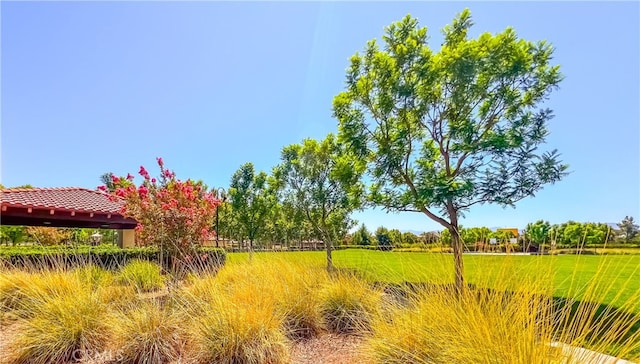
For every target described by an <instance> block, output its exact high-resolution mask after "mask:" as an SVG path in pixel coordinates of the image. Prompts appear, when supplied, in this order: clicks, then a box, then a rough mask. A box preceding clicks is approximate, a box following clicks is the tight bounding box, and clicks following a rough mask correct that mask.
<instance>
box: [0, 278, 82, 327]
mask: <svg viewBox="0 0 640 364" xmlns="http://www.w3.org/2000/svg"><path fill="white" fill-rule="evenodd" d="M82 290H84V286H83V284H82V282H81V280H80V279H79V278H78V276H76V275H75V274H72V273H70V272H65V271H61V270H45V271H41V272H24V271H20V270H8V271H3V272H0V308H2V311H3V312H4V313H10V314H11V315H12V316H15V317H18V318H28V317H31V316H33V314H34V312H35V311H36V310H37V309H38V306H39V305H41V304H42V303H43V302H45V301H47V300H48V299H50V298H52V297H56V296H60V295H71V294H73V293H74V292H78V291H82Z"/></svg>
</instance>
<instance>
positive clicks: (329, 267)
mask: <svg viewBox="0 0 640 364" xmlns="http://www.w3.org/2000/svg"><path fill="white" fill-rule="evenodd" d="M324 244H325V247H326V249H327V272H329V273H331V272H333V257H332V256H331V251H332V250H333V243H332V242H331V241H330V240H328V241H326V242H325V243H324Z"/></svg>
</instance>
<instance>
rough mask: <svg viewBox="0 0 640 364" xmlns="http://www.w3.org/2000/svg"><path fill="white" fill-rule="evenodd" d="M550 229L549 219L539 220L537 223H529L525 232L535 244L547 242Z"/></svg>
mask: <svg viewBox="0 0 640 364" xmlns="http://www.w3.org/2000/svg"><path fill="white" fill-rule="evenodd" d="M550 230H551V224H549V222H548V221H543V220H538V221H536V222H535V223H529V224H527V227H526V228H525V231H524V234H525V237H526V238H527V239H528V240H529V241H531V242H533V243H535V244H544V243H546V242H547V238H548V236H549V231H550Z"/></svg>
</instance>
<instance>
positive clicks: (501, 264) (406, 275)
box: [228, 249, 640, 312]
mask: <svg viewBox="0 0 640 364" xmlns="http://www.w3.org/2000/svg"><path fill="white" fill-rule="evenodd" d="M274 256H278V257H280V258H282V259H285V260H291V261H296V262H306V263H311V264H317V265H324V264H325V259H326V255H325V252H321V251H316V252H268V253H254V259H258V260H262V259H271V258H273V257H274ZM333 256H334V258H333V260H334V264H335V265H336V266H337V267H339V268H345V269H355V270H357V271H359V272H361V273H362V274H364V275H365V277H367V279H369V280H372V281H384V282H392V283H400V282H425V283H433V284H447V283H453V256H452V255H449V254H437V253H414V252H410V253H409V252H407V253H404V252H381V251H371V250H359V249H347V250H338V251H334V252H333ZM247 259H248V254H247V253H229V254H228V264H234V263H239V262H244V261H246V260H247ZM464 264H465V277H466V280H467V282H468V283H471V284H475V285H477V286H480V287H488V288H496V289H510V288H511V287H517V286H519V285H521V283H522V282H524V281H537V282H538V283H543V284H542V286H544V287H548V288H549V289H550V290H551V292H549V293H552V294H553V295H554V296H558V297H569V298H577V299H585V298H586V299H587V300H590V301H597V302H599V303H604V304H610V305H613V306H624V307H625V308H626V309H628V310H631V311H633V312H640V302H637V301H638V300H636V299H635V298H637V297H638V295H639V292H640V256H639V255H604V256H594V255H560V256H547V255H543V256H533V255H472V254H468V255H464Z"/></svg>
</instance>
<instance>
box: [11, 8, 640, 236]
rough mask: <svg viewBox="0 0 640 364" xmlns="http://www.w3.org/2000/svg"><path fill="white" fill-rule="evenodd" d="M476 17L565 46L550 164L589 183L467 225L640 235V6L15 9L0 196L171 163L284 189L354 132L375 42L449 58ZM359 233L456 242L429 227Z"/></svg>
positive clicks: (489, 210) (405, 222) (412, 222)
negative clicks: (417, 42) (602, 227)
mask: <svg viewBox="0 0 640 364" xmlns="http://www.w3.org/2000/svg"><path fill="white" fill-rule="evenodd" d="M464 7H469V8H470V10H471V12H472V15H473V18H474V21H475V24H476V25H475V26H474V28H473V29H474V30H473V34H472V35H477V34H479V33H481V32H484V31H490V32H499V31H502V30H503V29H504V28H505V27H507V26H512V27H514V28H515V30H516V31H517V33H518V35H519V36H521V37H523V38H525V39H528V40H542V39H546V40H548V41H549V42H551V43H552V44H553V45H554V46H555V48H556V52H555V61H556V62H557V63H558V64H560V65H561V69H562V72H563V74H564V75H565V80H564V81H563V82H562V83H561V86H560V90H558V91H556V92H555V93H554V94H552V96H551V99H550V101H549V102H548V103H547V105H546V106H548V107H550V108H552V109H553V110H554V113H555V115H556V116H555V118H554V119H553V120H552V121H551V123H550V131H551V135H550V137H549V138H548V149H553V148H557V149H559V151H560V152H561V153H562V158H563V160H564V161H565V162H567V163H569V164H570V170H571V172H572V173H571V174H570V175H569V176H568V177H566V178H565V179H564V180H563V181H561V182H560V183H557V184H555V185H552V186H547V187H546V188H545V189H544V190H543V191H541V192H540V193H539V194H537V195H536V197H535V198H528V199H526V200H523V201H521V202H520V203H519V204H518V205H517V208H516V209H511V208H507V209H503V208H500V207H497V206H480V207H476V208H474V209H472V210H471V211H470V212H469V213H468V214H467V216H466V217H465V218H464V219H463V221H462V224H463V225H465V226H491V227H495V226H510V227H511V226H513V227H520V228H522V227H524V226H525V225H526V223H527V222H529V221H534V220H537V219H541V218H542V219H546V220H549V221H550V222H552V223H560V222H563V221H566V220H569V219H573V220H576V221H599V222H618V221H620V220H621V219H622V218H623V217H624V216H625V215H632V216H635V217H636V219H638V218H640V213H639V212H640V178H639V172H640V157H639V156H640V146H639V139H640V138H639V137H640V131H639V121H640V106H639V100H640V93H639V85H640V75H639V72H638V70H639V66H638V65H639V64H640V60H639V53H640V48H639V47H640V39H639V34H640V29H639V24H640V21H639V14H640V5H639V3H637V2H626V3H622V2H620V3H595V2H562V3H555V2H524V3H508V2H490V3H480V2H471V3H463V2H454V3H442V2H418V3H395V2H394V3H380V2H375V3H366V2H352V3H337V2H324V3H292V2H277V3H276V2H274V3H271V2H259V3H251V2H239V3H230V2H189V3H178V2H100V3H96V2H60V3H55V2H41V3H38V2H2V4H1V20H2V25H1V30H2V43H1V44H2V49H1V50H2V54H1V61H2V68H1V71H2V72H1V77H2V79H1V86H2V88H1V91H2V95H1V102H2V105H1V106H2V113H1V118H2V124H1V133H2V134H1V142H2V146H1V152H2V158H1V162H2V166H1V167H2V168H1V176H0V181H1V182H2V184H4V185H5V186H15V185H20V184H25V183H30V184H32V185H34V186H38V187H59V186H81V187H88V188H95V187H96V186H97V185H98V184H99V176H100V175H101V174H103V173H105V172H108V171H112V172H114V173H115V174H118V175H125V174H126V173H127V172H131V173H136V172H137V171H138V169H139V166H140V165H145V166H146V167H147V168H148V169H149V170H150V171H152V172H153V171H157V169H156V168H155V158H156V157H157V156H162V157H163V158H164V160H165V163H166V164H167V165H168V167H169V168H171V169H173V170H175V171H176V173H177V175H178V177H181V178H194V179H202V180H204V181H205V182H206V183H207V184H208V185H209V186H222V187H226V186H228V184H229V179H230V177H231V175H232V174H233V172H234V171H235V170H236V169H237V168H238V167H239V166H240V165H241V164H242V163H244V162H247V161H250V162H253V163H254V164H255V166H256V168H257V169H262V170H265V171H269V170H270V169H271V167H272V166H274V165H275V164H277V163H278V160H279V153H280V150H281V148H282V147H283V146H285V145H288V144H292V143H297V142H300V141H301V140H302V139H303V138H305V137H312V138H322V137H324V136H325V135H326V134H327V133H329V132H335V131H336V130H337V122H336V121H335V120H334V119H333V118H332V117H331V101H332V98H333V97H334V96H335V95H336V94H337V93H339V92H340V91H341V90H342V88H343V85H344V76H345V68H346V67H347V65H348V59H349V57H350V56H351V55H353V54H354V53H355V52H356V51H359V50H362V49H363V47H364V46H365V43H366V41H368V40H370V39H373V38H378V39H379V38H380V37H381V35H382V33H383V27H384V26H386V25H388V24H390V23H391V22H393V21H396V20H399V19H401V18H402V17H403V16H404V15H406V14H407V13H411V14H412V15H413V16H415V17H417V18H418V19H419V20H420V23H421V25H424V26H427V27H428V28H429V33H430V36H431V41H430V44H431V45H432V47H434V48H436V49H437V48H438V47H439V44H440V40H441V35H440V29H441V28H442V27H443V26H444V25H446V24H447V23H449V22H450V21H451V19H452V18H453V17H454V15H455V14H456V13H458V12H460V11H461V10H462V9H463V8H464ZM355 217H356V218H357V219H358V220H360V221H361V222H364V223H366V224H367V226H368V227H370V228H375V227H377V226H379V225H384V226H386V227H390V228H392V227H395V228H399V229H412V230H419V231H426V230H435V229H438V230H439V229H441V228H440V227H439V226H438V225H437V224H436V223H434V222H432V221H431V220H429V219H428V218H427V217H426V216H424V215H420V214H415V213H402V214H386V213H384V212H382V211H376V210H367V211H363V212H359V213H357V214H355Z"/></svg>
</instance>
